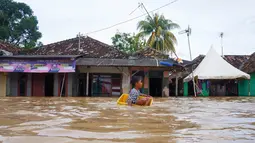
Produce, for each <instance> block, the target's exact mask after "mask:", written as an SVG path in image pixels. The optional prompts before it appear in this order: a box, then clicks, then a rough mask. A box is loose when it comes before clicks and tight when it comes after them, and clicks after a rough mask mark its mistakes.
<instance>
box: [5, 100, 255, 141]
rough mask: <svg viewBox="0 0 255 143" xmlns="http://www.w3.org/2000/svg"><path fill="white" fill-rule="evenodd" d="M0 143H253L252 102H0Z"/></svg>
mask: <svg viewBox="0 0 255 143" xmlns="http://www.w3.org/2000/svg"><path fill="white" fill-rule="evenodd" d="M0 105H1V108H0V142H3V143H21V142H26V143H34V142H36V143H45V142H47V143H87V142H92V143H93V142H95V143H97V142H99V143H100V142H102V143H115V142H122V143H123V142H128V143H131V142H141V143H144V142H156V143H160V142H162V143H164V142H170V143H175V142H178V143H179V142H180V143H187V142H191V143H193V142H205V143H207V142H212V143H215V142H239V143H246V142H247V143H252V142H254V141H253V140H255V108H254V107H255V98H238V97H235V98H164V99H161V98H158V99H155V102H154V104H153V106H151V107H127V106H117V105H116V99H115V98H0Z"/></svg>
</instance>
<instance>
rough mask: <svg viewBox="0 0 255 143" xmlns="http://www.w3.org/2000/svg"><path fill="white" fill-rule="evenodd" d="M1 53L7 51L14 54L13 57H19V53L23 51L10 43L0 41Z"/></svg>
mask: <svg viewBox="0 0 255 143" xmlns="http://www.w3.org/2000/svg"><path fill="white" fill-rule="evenodd" d="M0 51H7V52H10V53H12V54H13V55H17V54H18V53H19V51H21V49H20V48H18V47H16V46H13V45H12V44H10V43H7V42H4V41H2V40H0Z"/></svg>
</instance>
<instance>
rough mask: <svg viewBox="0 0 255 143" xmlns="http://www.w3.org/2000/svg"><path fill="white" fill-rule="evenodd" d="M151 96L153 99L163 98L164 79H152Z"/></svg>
mask: <svg viewBox="0 0 255 143" xmlns="http://www.w3.org/2000/svg"><path fill="white" fill-rule="evenodd" d="M149 80H150V81H149V82H150V92H149V93H150V95H151V96H153V97H161V96H162V78H150V79H149Z"/></svg>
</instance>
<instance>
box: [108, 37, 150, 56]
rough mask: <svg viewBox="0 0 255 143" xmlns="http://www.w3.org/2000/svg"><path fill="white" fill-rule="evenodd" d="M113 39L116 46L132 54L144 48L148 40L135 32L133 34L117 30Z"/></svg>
mask: <svg viewBox="0 0 255 143" xmlns="http://www.w3.org/2000/svg"><path fill="white" fill-rule="evenodd" d="M111 39H112V44H113V46H114V47H116V48H118V49H119V50H120V51H122V52H125V53H127V54H132V53H134V52H136V51H137V50H139V49H141V48H144V46H145V44H146V41H145V40H144V39H143V38H141V37H139V36H137V35H135V34H132V35H131V34H130V33H120V32H117V33H116V34H115V35H114V36H113V37H112V38H111Z"/></svg>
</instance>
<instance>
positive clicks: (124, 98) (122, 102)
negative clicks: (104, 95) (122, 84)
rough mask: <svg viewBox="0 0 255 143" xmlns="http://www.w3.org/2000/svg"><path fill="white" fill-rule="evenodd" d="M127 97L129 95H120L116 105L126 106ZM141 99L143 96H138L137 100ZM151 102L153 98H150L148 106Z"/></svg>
mask: <svg viewBox="0 0 255 143" xmlns="http://www.w3.org/2000/svg"><path fill="white" fill-rule="evenodd" d="M128 96H129V94H122V95H121V96H120V98H119V99H118V100H117V104H118V105H128V104H127V99H128ZM141 98H145V97H144V96H138V99H141ZM152 102H153V98H151V101H150V104H149V105H148V106H151V105H152ZM132 106H141V105H136V104H133V105H132Z"/></svg>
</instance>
